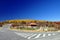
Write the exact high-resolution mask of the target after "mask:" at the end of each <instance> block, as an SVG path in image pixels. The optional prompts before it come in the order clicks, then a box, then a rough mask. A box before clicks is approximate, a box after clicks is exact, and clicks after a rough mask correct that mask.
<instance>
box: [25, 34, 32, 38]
mask: <svg viewBox="0 0 60 40" xmlns="http://www.w3.org/2000/svg"><path fill="white" fill-rule="evenodd" d="M31 35H33V33H32V34H27V35H26V36H25V38H27V37H28V36H31Z"/></svg>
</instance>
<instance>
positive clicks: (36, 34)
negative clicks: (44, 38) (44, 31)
mask: <svg viewBox="0 0 60 40" xmlns="http://www.w3.org/2000/svg"><path fill="white" fill-rule="evenodd" d="M35 35H37V34H34V35H32V36H30V37H28V38H27V39H30V38H31V37H34V36H35Z"/></svg>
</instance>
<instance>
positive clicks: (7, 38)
mask: <svg viewBox="0 0 60 40" xmlns="http://www.w3.org/2000/svg"><path fill="white" fill-rule="evenodd" d="M0 40H60V32H21V31H12V30H9V29H8V28H7V27H3V28H2V29H1V30H0Z"/></svg>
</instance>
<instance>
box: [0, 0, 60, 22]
mask: <svg viewBox="0 0 60 40" xmlns="http://www.w3.org/2000/svg"><path fill="white" fill-rule="evenodd" d="M11 19H35V20H48V21H60V0H0V21H3V20H11Z"/></svg>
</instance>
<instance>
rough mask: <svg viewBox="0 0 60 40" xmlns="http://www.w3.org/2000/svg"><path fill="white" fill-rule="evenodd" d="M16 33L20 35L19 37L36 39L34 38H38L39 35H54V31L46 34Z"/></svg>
mask: <svg viewBox="0 0 60 40" xmlns="http://www.w3.org/2000/svg"><path fill="white" fill-rule="evenodd" d="M15 33H16V34H17V35H19V36H21V37H24V38H27V39H31V38H33V39H36V38H39V37H40V36H42V37H46V35H47V36H52V35H56V34H55V33H48V34H37V33H36V34H35V33H18V32H15Z"/></svg>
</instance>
